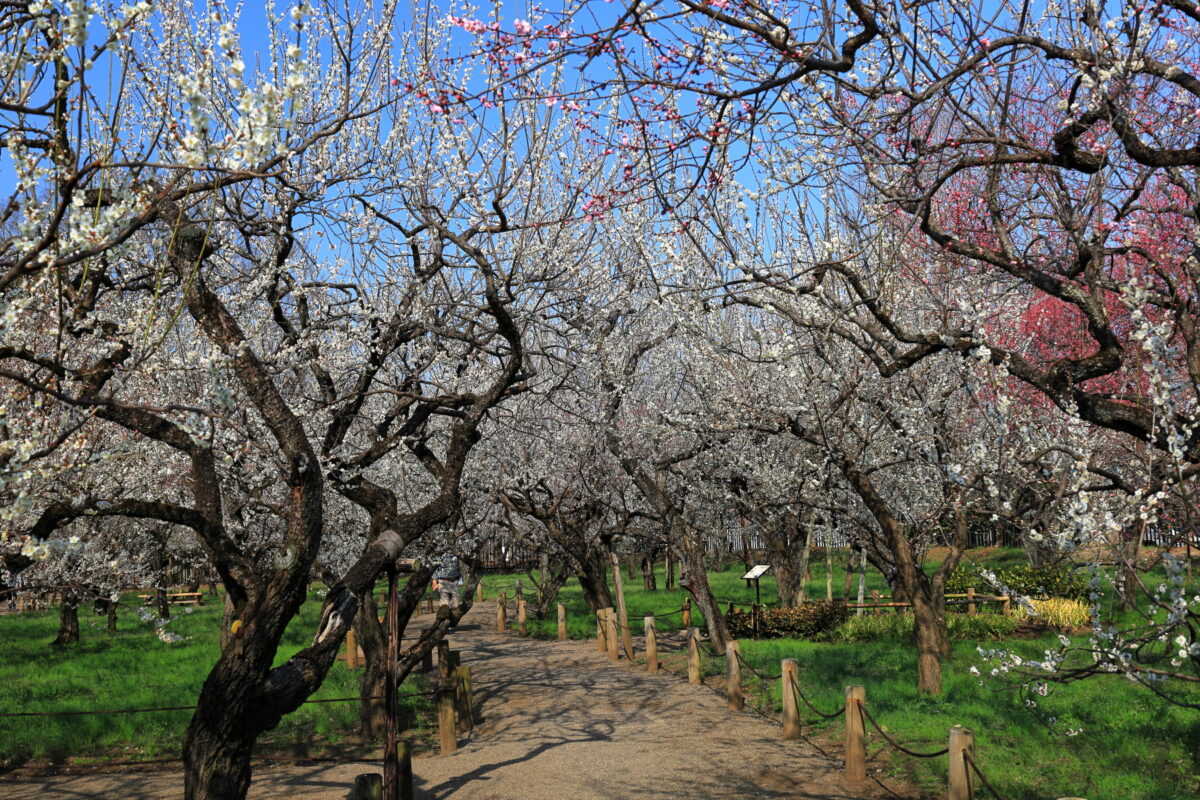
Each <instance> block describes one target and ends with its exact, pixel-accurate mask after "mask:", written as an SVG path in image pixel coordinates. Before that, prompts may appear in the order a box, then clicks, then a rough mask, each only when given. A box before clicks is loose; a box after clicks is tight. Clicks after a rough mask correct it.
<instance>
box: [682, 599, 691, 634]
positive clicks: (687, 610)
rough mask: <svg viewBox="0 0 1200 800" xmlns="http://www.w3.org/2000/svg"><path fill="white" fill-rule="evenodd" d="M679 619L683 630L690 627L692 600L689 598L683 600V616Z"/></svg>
mask: <svg viewBox="0 0 1200 800" xmlns="http://www.w3.org/2000/svg"><path fill="white" fill-rule="evenodd" d="M681 618H682V624H683V628H684V630H687V629H688V628H690V627H692V598H690V597H685V598H683V614H682V617H681Z"/></svg>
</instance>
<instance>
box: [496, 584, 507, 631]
mask: <svg viewBox="0 0 1200 800" xmlns="http://www.w3.org/2000/svg"><path fill="white" fill-rule="evenodd" d="M507 610H508V609H506V608H505V599H504V592H501V593H500V596H499V597H498V598H496V632H497V633H504V627H505V624H506V623H507V620H506V619H505V615H506V612H507Z"/></svg>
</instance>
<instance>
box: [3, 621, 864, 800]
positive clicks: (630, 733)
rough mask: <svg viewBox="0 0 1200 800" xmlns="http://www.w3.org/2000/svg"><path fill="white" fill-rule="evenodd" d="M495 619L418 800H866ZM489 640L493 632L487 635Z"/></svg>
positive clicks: (724, 723)
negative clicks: (465, 711)
mask: <svg viewBox="0 0 1200 800" xmlns="http://www.w3.org/2000/svg"><path fill="white" fill-rule="evenodd" d="M494 620H495V606H493V605H492V604H490V603H489V604H485V605H483V606H480V607H477V608H475V609H473V610H472V612H471V613H470V614H469V615H468V617H467V618H466V619H465V620H464V621H463V624H462V625H460V626H459V628H458V630H457V632H456V633H454V634H453V635H452V637H451V639H452V644H451V647H453V648H454V649H457V650H459V651H460V652H461V654H462V656H461V657H462V663H464V664H469V665H470V666H471V670H472V679H473V683H474V694H475V696H474V700H475V707H476V713H477V715H478V716H479V721H478V724H477V725H476V728H475V732H474V733H473V735H471V736H470V737H469V738H468V739H466V740H460V747H459V750H458V752H457V753H455V754H454V755H450V756H438V757H429V758H418V759H415V760H414V762H413V772H414V776H415V779H414V780H415V786H416V796H417V798H422V799H427V800H433V799H434V798H436V800H444V799H445V798H454V799H455V800H528V799H529V798H546V799H547V800H593V799H594V800H601V799H602V798H603V800H614V799H616V798H630V799H631V800H633V799H634V798H636V799H637V800H655V798H662V799H663V800H665V799H666V798H814V799H815V798H821V799H822V800H843V799H845V800H851V798H854V800H858V798H871V797H875V796H877V793H876V791H875V790H877V789H878V787H877V786H876V785H874V783H873V782H872V786H871V787H864V790H863V791H861V792H854V793H846V792H844V791H843V790H842V788H841V776H840V774H839V773H840V764H839V763H838V762H836V761H832V760H830V759H829V758H827V757H825V756H823V755H821V754H820V753H819V752H817V751H816V750H815V749H813V748H812V747H811V746H809V745H806V744H804V743H803V742H784V741H783V740H782V739H781V738H780V728H779V726H778V725H775V724H773V723H771V722H770V721H768V720H765V719H763V718H762V717H760V716H758V715H755V714H751V713H739V712H734V711H729V710H728V709H727V708H726V707H725V700H724V698H723V697H721V696H719V695H717V694H716V693H714V692H713V691H712V690H710V689H707V688H704V687H700V686H691V685H689V684H687V683H686V682H685V681H683V680H681V679H680V678H679V677H678V676H675V675H670V674H665V673H659V674H658V675H648V674H646V672H645V671H644V670H635V669H632V668H630V667H629V666H627V665H626V664H625V662H624V661H622V662H619V663H618V664H616V665H614V664H611V663H610V662H609V661H608V660H607V658H605V656H604V654H603V653H600V652H598V651H597V649H596V647H595V644H594V643H593V642H583V641H571V642H554V641H541V640H532V639H521V638H518V637H517V636H515V635H514V634H512V633H506V634H496V633H494V625H495V623H494ZM489 628H490V630H489ZM379 770H380V767H379V765H378V763H377V762H376V763H373V764H361V765H360V764H340V765H337V766H331V767H321V766H319V765H318V766H312V767H297V766H286V767H277V768H265V767H260V768H258V769H256V770H255V776H254V783H253V788H252V789H251V792H250V796H251V797H252V798H287V800H344V798H346V797H347V796H348V790H349V787H350V785H351V784H352V783H353V780H354V776H355V775H356V774H358V773H360V772H365V771H379ZM181 796H182V790H181V786H180V778H179V775H178V773H167V772H156V773H138V774H127V775H116V776H96V775H90V776H86V777H69V776H63V777H38V778H32V777H29V778H22V777H19V776H11V775H10V776H5V777H0V797H3V798H5V799H6V800H24V799H25V798H29V800H33V798H39V800H76V799H77V798H93V797H113V798H121V800H160V799H164V798H178V797H181Z"/></svg>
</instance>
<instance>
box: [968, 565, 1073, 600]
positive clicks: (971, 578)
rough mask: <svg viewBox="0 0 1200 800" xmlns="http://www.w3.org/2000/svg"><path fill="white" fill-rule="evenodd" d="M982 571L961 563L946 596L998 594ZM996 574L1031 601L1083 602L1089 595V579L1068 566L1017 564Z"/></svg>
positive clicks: (996, 571) (974, 566)
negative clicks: (1054, 599)
mask: <svg viewBox="0 0 1200 800" xmlns="http://www.w3.org/2000/svg"><path fill="white" fill-rule="evenodd" d="M982 569H983V567H981V566H980V565H979V564H975V563H973V562H962V563H960V564H959V565H958V566H957V567H956V568H955V570H954V572H952V573H951V574H950V577H949V579H948V580H947V581H946V593H947V594H964V593H965V592H966V591H967V589H969V588H971V587H972V586H973V587H975V591H976V592H978V593H980V594H999V593H1000V590H999V588H997V587H996V586H993V585H992V583H991V582H990V581H988V579H987V578H985V577H983V575H982V574H980V572H981V570H982ZM994 572H995V574H996V579H997V580H998V581H999V582H1000V583H1001V584H1003V585H1004V586H1007V587H1008V588H1009V589H1011V590H1012V591H1013V592H1016V593H1017V594H1020V595H1025V596H1027V597H1031V598H1039V599H1046V598H1048V597H1063V598H1066V599H1069V600H1083V599H1084V598H1086V597H1087V594H1088V587H1087V578H1086V577H1084V576H1083V575H1081V574H1080V573H1078V572H1076V571H1075V570H1073V569H1071V566H1070V565H1069V564H1060V565H1057V566H1052V567H1042V568H1041V569H1034V568H1033V567H1031V566H1029V565H1028V564H1018V565H1017V566H1015V567H1006V568H1003V569H998V570H994ZM961 608H965V606H963V607H961ZM956 610H958V609H956Z"/></svg>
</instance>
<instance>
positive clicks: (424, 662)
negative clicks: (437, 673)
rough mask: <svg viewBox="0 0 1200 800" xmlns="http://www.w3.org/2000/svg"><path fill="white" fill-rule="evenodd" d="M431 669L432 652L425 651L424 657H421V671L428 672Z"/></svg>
mask: <svg viewBox="0 0 1200 800" xmlns="http://www.w3.org/2000/svg"><path fill="white" fill-rule="evenodd" d="M432 669H433V650H426V651H425V655H423V656H421V671H422V672H429V671H431V670H432Z"/></svg>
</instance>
